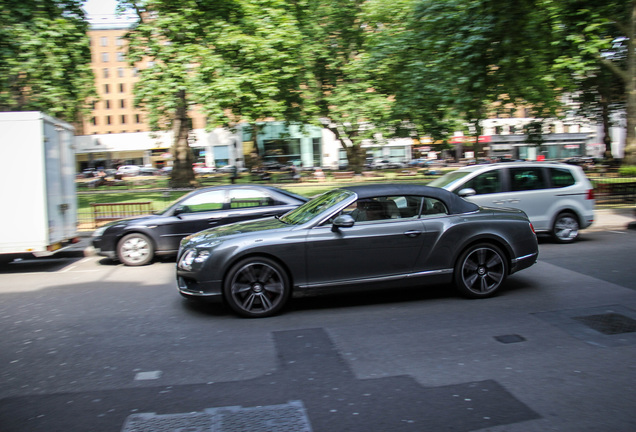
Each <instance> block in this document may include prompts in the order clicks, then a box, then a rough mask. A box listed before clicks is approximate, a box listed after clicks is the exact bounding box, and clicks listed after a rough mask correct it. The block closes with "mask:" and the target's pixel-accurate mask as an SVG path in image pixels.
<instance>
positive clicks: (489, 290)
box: [455, 243, 508, 298]
mask: <svg viewBox="0 0 636 432" xmlns="http://www.w3.org/2000/svg"><path fill="white" fill-rule="evenodd" d="M507 274H508V263H507V261H506V257H505V255H504V254H503V252H501V250H500V249H499V248H498V247H496V246H494V245H492V244H488V243H482V244H477V245H474V246H471V247H470V248H468V249H467V250H466V251H464V253H463V254H462V255H461V256H460V257H459V260H458V261H457V265H456V266H455V285H456V286H457V289H458V290H459V292H460V293H461V294H462V295H464V296H465V297H468V298H485V297H490V296H492V295H494V294H495V292H497V290H498V289H499V287H501V285H502V284H503V282H504V280H505V279H506V276H507Z"/></svg>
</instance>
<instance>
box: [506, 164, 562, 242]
mask: <svg viewBox="0 0 636 432" xmlns="http://www.w3.org/2000/svg"><path fill="white" fill-rule="evenodd" d="M508 175H509V181H510V192H509V194H510V195H509V202H510V204H512V205H511V206H510V207H514V208H518V209H521V210H523V211H524V212H525V213H526V215H528V218H529V219H530V221H531V222H532V224H533V225H534V228H535V229H536V230H539V231H543V230H547V229H549V228H550V223H551V221H550V219H551V215H550V214H549V210H550V206H552V204H553V203H554V201H555V199H556V194H557V191H556V190H555V189H548V181H547V178H546V170H545V168H543V167H514V168H510V169H509V170H508Z"/></svg>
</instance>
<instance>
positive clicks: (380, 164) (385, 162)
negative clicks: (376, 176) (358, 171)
mask: <svg viewBox="0 0 636 432" xmlns="http://www.w3.org/2000/svg"><path fill="white" fill-rule="evenodd" d="M372 166H373V168H374V169H395V168H404V167H405V166H406V164H404V163H402V162H397V161H392V160H389V159H377V160H376V161H374V162H373V165H372Z"/></svg>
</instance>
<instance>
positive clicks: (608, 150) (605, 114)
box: [601, 92, 612, 160]
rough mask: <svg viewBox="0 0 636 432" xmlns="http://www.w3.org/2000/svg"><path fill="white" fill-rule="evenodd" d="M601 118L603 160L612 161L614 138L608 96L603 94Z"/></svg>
mask: <svg viewBox="0 0 636 432" xmlns="http://www.w3.org/2000/svg"><path fill="white" fill-rule="evenodd" d="M601 117H602V118H603V144H605V153H603V158H604V159H606V160H610V159H612V137H611V136H610V110H609V101H608V99H607V96H606V95H604V94H603V92H601Z"/></svg>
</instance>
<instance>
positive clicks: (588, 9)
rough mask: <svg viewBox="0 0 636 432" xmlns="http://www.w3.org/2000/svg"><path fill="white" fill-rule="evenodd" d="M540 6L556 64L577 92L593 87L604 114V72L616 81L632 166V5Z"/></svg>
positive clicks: (574, 1) (635, 16) (632, 1)
mask: <svg viewBox="0 0 636 432" xmlns="http://www.w3.org/2000/svg"><path fill="white" fill-rule="evenodd" d="M545 6H546V7H545V10H546V12H547V15H549V17H550V19H551V21H552V27H553V32H554V33H555V34H556V35H557V37H556V40H557V41H558V42H557V44H558V47H559V49H560V50H561V51H562V53H563V54H562V56H561V57H560V58H559V59H558V61H557V64H558V66H559V67H561V68H564V69H568V70H569V71H570V73H571V76H572V77H573V79H574V81H575V83H576V84H578V88H579V89H580V90H581V91H589V88H590V87H589V86H590V85H591V84H593V83H594V81H596V83H595V84H594V85H595V86H596V87H597V89H598V97H597V98H596V101H597V103H598V105H599V108H600V109H603V104H607V103H608V100H607V98H608V95H609V94H610V93H609V92H613V90H611V87H613V84H610V82H611V79H610V78H608V77H607V72H608V71H609V72H611V74H613V75H614V76H615V77H616V78H617V79H618V80H620V81H621V83H622V85H623V92H624V103H625V110H626V120H627V125H626V126H627V137H626V144H625V161H626V162H627V163H628V164H632V165H636V0H629V1H625V0H585V1H583V0H563V1H561V0H559V1H557V0H545ZM621 53H624V55H621ZM614 94H615V93H614ZM616 99H621V98H620V97H619V98H616V97H614V98H613V100H616Z"/></svg>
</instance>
